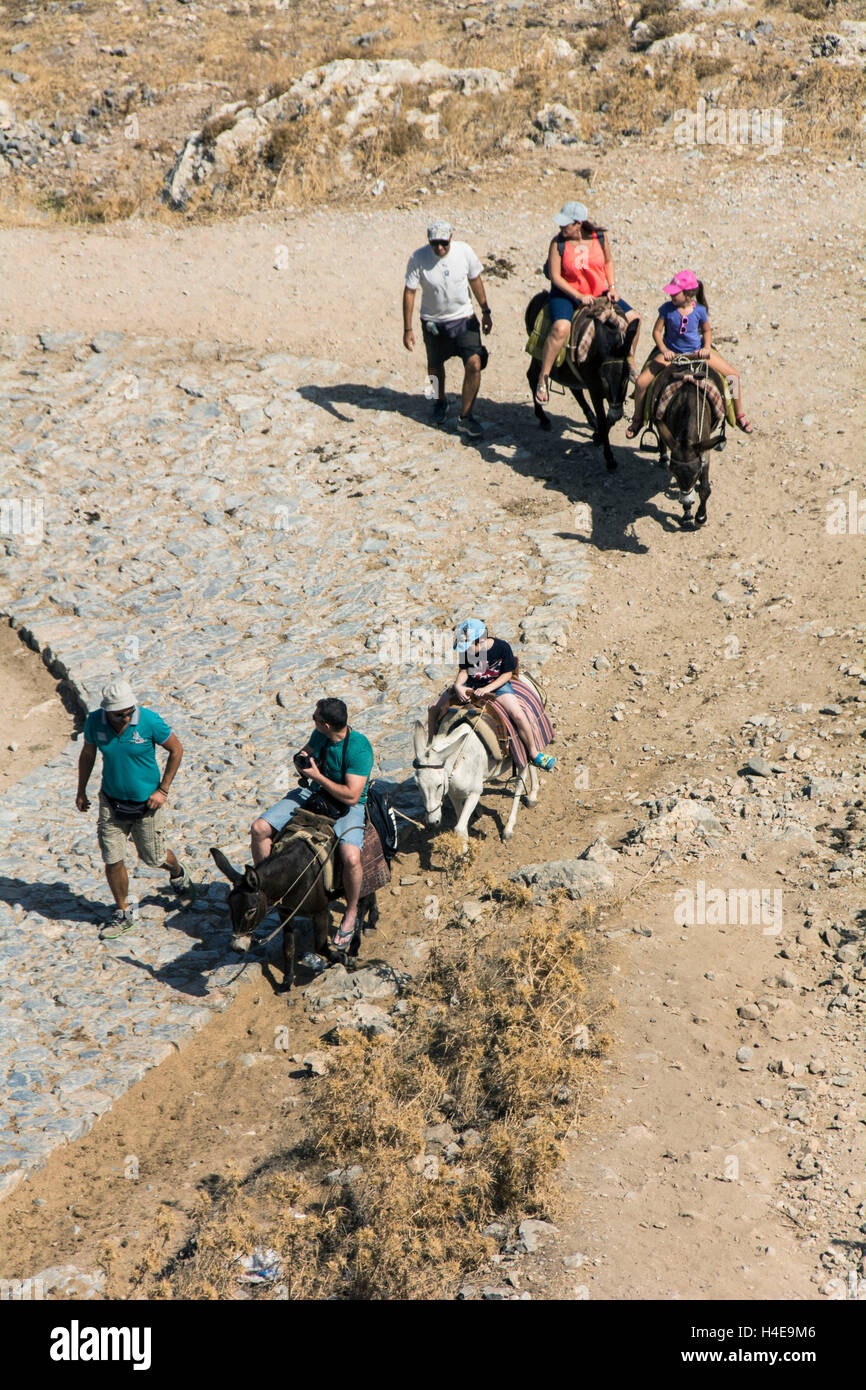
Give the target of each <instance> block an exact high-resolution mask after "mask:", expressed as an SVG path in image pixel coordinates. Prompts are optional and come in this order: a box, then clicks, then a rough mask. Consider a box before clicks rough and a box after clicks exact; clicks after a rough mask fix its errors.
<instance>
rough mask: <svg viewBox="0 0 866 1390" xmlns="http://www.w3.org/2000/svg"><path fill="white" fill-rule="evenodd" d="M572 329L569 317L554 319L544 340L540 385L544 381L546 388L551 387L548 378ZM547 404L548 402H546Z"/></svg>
mask: <svg viewBox="0 0 866 1390" xmlns="http://www.w3.org/2000/svg"><path fill="white" fill-rule="evenodd" d="M570 329H571V321H570V320H569V319H554V321H553V323H552V324H551V325H550V331H549V333H548V335H547V337H546V338H545V340H544V350H543V352H542V354H541V378H540V380H539V385H541V383H542V382H543V383H544V385H545V388H548V389H549V384H548V381H547V378H548V377H549V376H550V373H551V371H552V370H553V364H554V362H555V361H556V359H557V357H558V356H559V354H560V352H561V351H562V349H563V348H564V347H565V344H566V342H567V341H568V334H569V331H570ZM544 404H546V402H544Z"/></svg>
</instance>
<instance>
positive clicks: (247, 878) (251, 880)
mask: <svg viewBox="0 0 866 1390" xmlns="http://www.w3.org/2000/svg"><path fill="white" fill-rule="evenodd" d="M244 882H245V884H246V886H247V887H248V888H258V887H259V883H260V879H259V875H258V872H257V870H256V869H254V868H253V866H252V864H247V867H246V872H245V873H244Z"/></svg>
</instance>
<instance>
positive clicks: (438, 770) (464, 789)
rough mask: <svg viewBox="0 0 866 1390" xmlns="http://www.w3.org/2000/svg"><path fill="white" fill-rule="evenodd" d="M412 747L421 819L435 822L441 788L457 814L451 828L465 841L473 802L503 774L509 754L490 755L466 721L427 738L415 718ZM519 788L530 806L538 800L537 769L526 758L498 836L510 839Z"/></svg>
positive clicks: (438, 818) (439, 814)
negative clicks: (422, 814) (500, 755)
mask: <svg viewBox="0 0 866 1390" xmlns="http://www.w3.org/2000/svg"><path fill="white" fill-rule="evenodd" d="M414 749H415V759H414V761H413V763H412V766H413V768H414V769H415V781H416V782H417V784H418V789H419V791H420V792H421V796H422V798H423V801H424V812H425V817H426V820H427V824H428V825H429V826H436V825H439V823H440V821H441V820H442V802H443V801H444V800H445V794H446V792H447V793H448V796H449V798H450V801H451V805H452V806H453V807H454V812H455V815H456V816H457V824H456V826H455V827H454V829H455V830H456V832H457V834H458V835H459V836H460V838H461V839H462V840H464V841H466V843H467V844H468V842H469V817H470V816H471V815H472V812H473V811H474V810H475V807H476V806H477V805H478V802H479V799H480V797H481V793H482V791H483V790H484V786H485V784H486V783H487V782H490V781H492V780H493V778H495V777H502V776H504V775H506V774H507V772H508V770H509V768H510V767H511V766H512V763H511V759H510V758H509V757H504V758H499V759H497V758H495V757H493V755H492V754H491V753H490V752H489V751H488V749H487V746H486V745H485V744H484V743H483V742H482V740H481V738H479V736H478V734H476V733H475V731H474V730H473V729H472V728H470V726H469V725H468V724H458V725H457V726H456V728H454V729H451V730H450V732H449V733H447V734H436V735H435V736H434V737H433V738H432V739H431V740H430V741H429V742H428V740H427V729H426V727H425V726H424V724H423V723H422V721H421V720H420V719H416V721H415V740H414ZM524 792H526V793H527V798H526V799H527V802H528V804H529V805H530V806H534V805H535V803H536V801H537V800H538V771H537V769H536V768H535V767H533V765H532V764H531V763H528V764H527V765H526V767H525V768H524V769H523V771H522V772H521V773H519V774H518V777H517V785H516V786H515V789H514V801H513V803H512V806H511V814H510V816H509V817H508V820H507V821H506V824H505V829H504V830H503V832H502V838H503V840H510V839H511V837H512V835H513V834H514V822H515V821H516V820H517V809H518V807H519V805H520V798H521V796H522V794H523V793H524Z"/></svg>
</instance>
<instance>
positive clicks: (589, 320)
mask: <svg viewBox="0 0 866 1390" xmlns="http://www.w3.org/2000/svg"><path fill="white" fill-rule="evenodd" d="M597 323H612V324H614V326H615V327H616V328H618V329H619V332H620V333H621V334H625V331H626V329H627V328H628V323H627V322H626V320H625V319H624V318H623V316H622V314H621V313H620V312H619V310H618V309H617V308H616V306H615V305H614V304H611V302H610V300H609V299H607V298H602V299H594V300H593V302H592V304H587V305H586V306H585V307H584V308H582V309H580V310H579V311H578V312H577V313H576V314H575V316H574V318H573V319H572V321H571V333H570V334H569V341H568V348H567V351H568V352H569V353H570V354H571V358H572V361H574V362H576V363H577V364H578V366H580V365H581V364H582V363H583V362H585V361H586V359H587V356H588V354H589V349H590V348H591V347H592V344H593V340H594V339H595V326H596V324H597Z"/></svg>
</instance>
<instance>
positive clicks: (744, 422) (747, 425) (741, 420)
mask: <svg viewBox="0 0 866 1390" xmlns="http://www.w3.org/2000/svg"><path fill="white" fill-rule="evenodd" d="M736 420H737V429H739V430H742V431H743V434H753V433H754V431H753V429H752V422H751V420H749V419H747V417H746V413H745V411H742V412H741V413H740V414H739V415H738V416H737V417H736Z"/></svg>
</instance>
